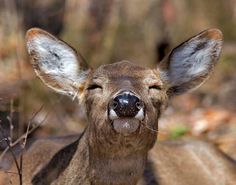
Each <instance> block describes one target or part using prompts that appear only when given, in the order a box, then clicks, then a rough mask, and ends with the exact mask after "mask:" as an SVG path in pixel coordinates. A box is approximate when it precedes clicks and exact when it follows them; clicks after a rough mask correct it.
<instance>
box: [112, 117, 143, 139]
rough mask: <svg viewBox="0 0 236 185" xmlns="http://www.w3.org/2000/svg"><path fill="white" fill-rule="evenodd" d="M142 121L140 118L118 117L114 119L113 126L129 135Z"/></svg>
mask: <svg viewBox="0 0 236 185" xmlns="http://www.w3.org/2000/svg"><path fill="white" fill-rule="evenodd" d="M140 123H141V121H140V120H138V119H134V118H118V119H115V120H113V121H112V126H113V128H114V130H115V131H116V132H117V133H119V134H122V135H124V136H129V135H130V134H132V133H134V132H135V131H137V130H138V129H139V127H140Z"/></svg>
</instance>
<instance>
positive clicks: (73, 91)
mask: <svg viewBox="0 0 236 185" xmlns="http://www.w3.org/2000/svg"><path fill="white" fill-rule="evenodd" d="M26 42H27V49H28V53H29V55H30V58H31V63H32V65H33V68H34V70H35V72H36V74H37V75H38V76H39V78H40V79H41V80H42V81H43V82H44V83H45V84H46V85H47V86H49V87H50V88H52V89H53V90H55V91H56V92H58V93H61V94H65V95H69V96H73V97H74V96H75V95H77V94H78V93H79V92H78V91H79V89H80V87H81V85H83V83H84V82H85V80H86V78H87V75H88V72H89V70H88V69H87V68H86V67H85V65H84V64H85V62H84V60H83V58H82V57H81V55H80V54H78V53H77V52H76V50H74V49H73V48H72V47H70V46H69V45H68V44H66V43H65V42H63V41H61V40H60V39H57V38H56V37H54V36H53V35H51V34H49V33H48V32H46V31H44V30H41V29H38V28H33V29H30V30H29V31H28V32H27V34H26Z"/></svg>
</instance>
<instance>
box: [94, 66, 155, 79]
mask: <svg viewBox="0 0 236 185" xmlns="http://www.w3.org/2000/svg"><path fill="white" fill-rule="evenodd" d="M159 75H160V74H159V71H158V70H152V69H149V68H146V67H141V66H138V65H135V64H133V63H131V62H129V61H121V62H116V63H113V64H108V65H102V66H100V67H99V68H98V69H97V70H96V71H95V73H94V77H97V78H99V77H103V78H109V80H143V79H146V78H147V79H148V78H150V79H151V78H153V79H157V78H159Z"/></svg>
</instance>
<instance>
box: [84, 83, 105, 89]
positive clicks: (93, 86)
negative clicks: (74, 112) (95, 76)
mask: <svg viewBox="0 0 236 185" xmlns="http://www.w3.org/2000/svg"><path fill="white" fill-rule="evenodd" d="M94 89H102V86H100V85H98V84H91V85H89V86H88V88H87V90H94Z"/></svg>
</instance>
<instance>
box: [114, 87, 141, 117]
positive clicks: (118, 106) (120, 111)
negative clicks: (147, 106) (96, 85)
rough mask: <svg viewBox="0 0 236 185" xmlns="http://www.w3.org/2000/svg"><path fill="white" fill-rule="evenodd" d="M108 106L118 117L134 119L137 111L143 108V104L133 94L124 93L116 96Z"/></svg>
mask: <svg viewBox="0 0 236 185" xmlns="http://www.w3.org/2000/svg"><path fill="white" fill-rule="evenodd" d="M109 106H110V108H112V109H113V110H114V111H115V112H116V114H117V116H119V117H135V115H136V114H137V113H138V111H139V110H140V109H141V108H143V103H142V101H141V100H140V99H139V98H138V97H137V96H135V95H134V94H133V93H131V92H129V91H124V92H122V93H120V94H118V95H117V96H116V97H115V98H114V99H113V100H112V101H111V103H110V105H109Z"/></svg>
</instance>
